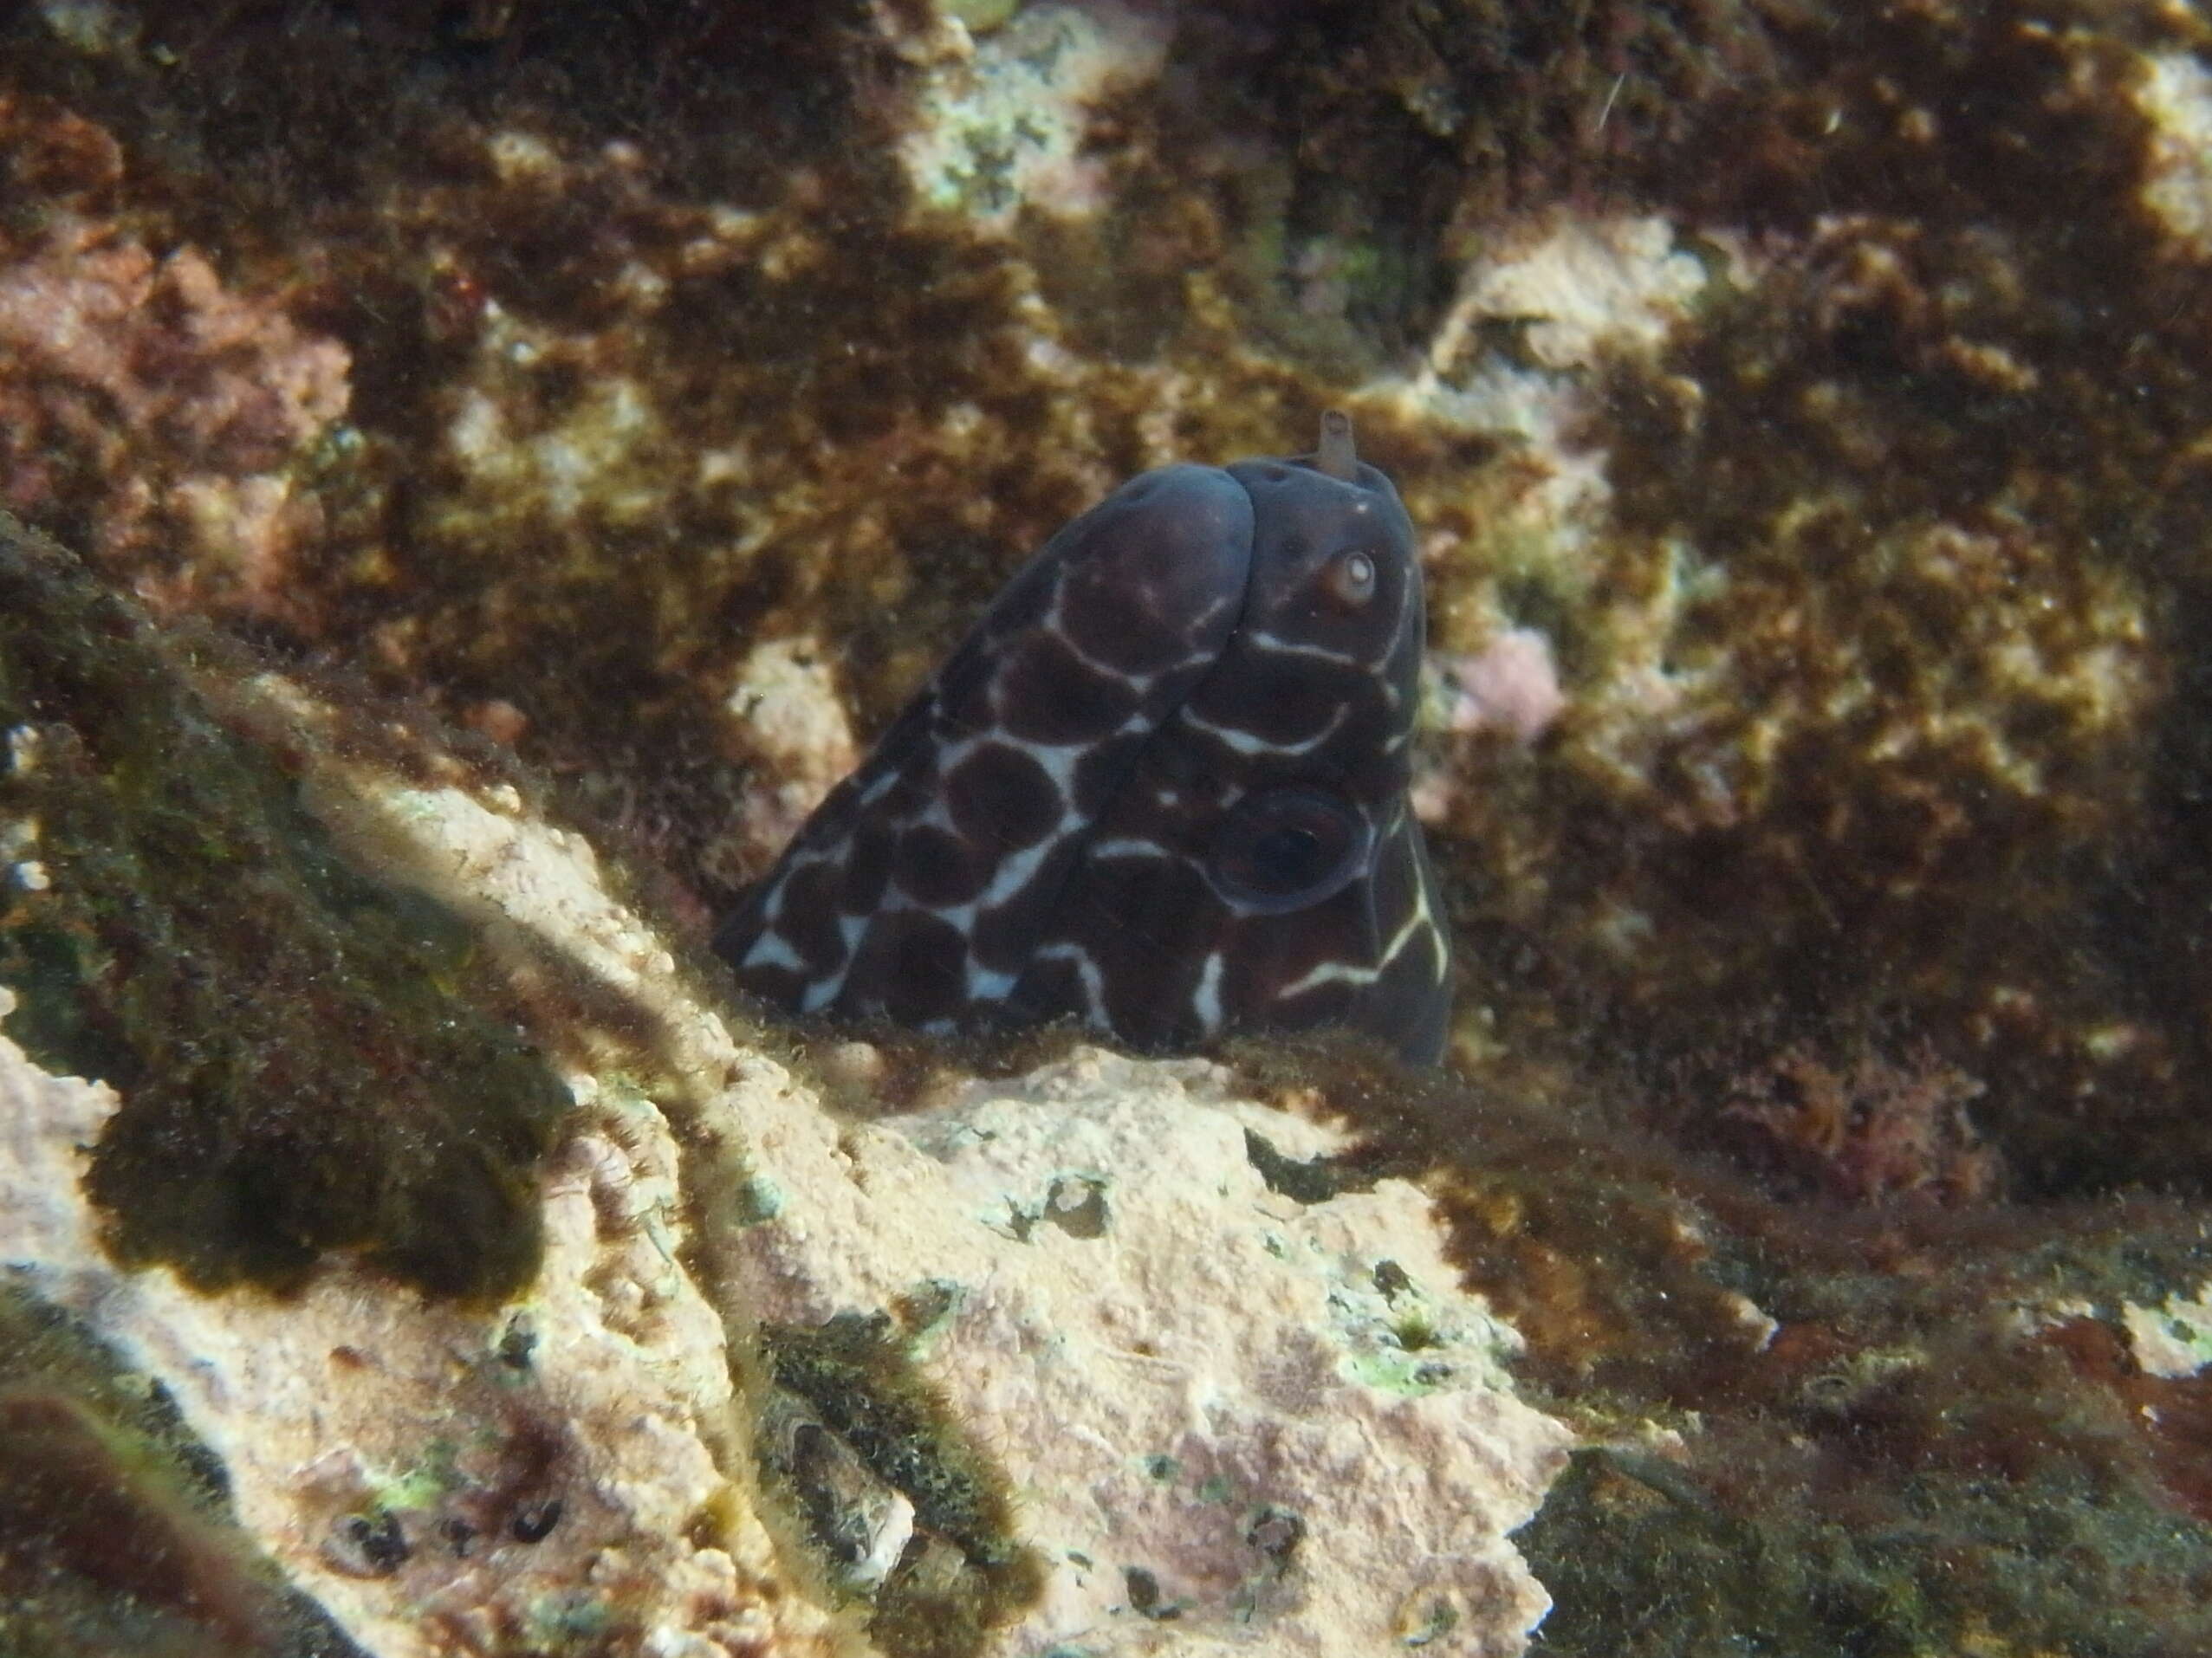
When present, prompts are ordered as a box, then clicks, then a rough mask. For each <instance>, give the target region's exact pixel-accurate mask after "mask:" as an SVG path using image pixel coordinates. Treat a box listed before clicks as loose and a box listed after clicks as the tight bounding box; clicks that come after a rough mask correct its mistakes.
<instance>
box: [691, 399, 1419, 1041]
mask: <svg viewBox="0 0 2212 1658" xmlns="http://www.w3.org/2000/svg"><path fill="white" fill-rule="evenodd" d="M1422 640H1423V619H1422V605H1421V572H1420V567H1419V563H1418V561H1417V558H1416V556H1415V553H1414V545H1413V526H1412V524H1411V521H1409V520H1408V519H1407V517H1406V515H1405V508H1404V506H1403V505H1402V504H1400V502H1399V501H1398V491H1397V490H1396V489H1393V488H1392V487H1391V482H1390V480H1389V479H1388V478H1386V477H1385V476H1383V474H1382V473H1380V472H1378V471H1377V470H1375V469H1374V468H1373V467H1372V466H1370V465H1368V464H1366V463H1364V462H1362V461H1360V460H1359V458H1358V457H1357V456H1356V455H1355V454H1354V452H1353V448H1352V428H1351V423H1350V422H1349V421H1348V420H1347V419H1346V418H1345V417H1344V416H1342V415H1341V414H1337V413H1334V412H1332V413H1331V414H1330V415H1328V416H1327V417H1325V418H1324V419H1323V422H1322V427H1321V443H1320V448H1319V450H1317V451H1316V452H1315V453H1314V454H1312V455H1301V456H1295V457H1288V458H1285V459H1280V460H1252V461H1239V462H1237V463H1235V464H1234V465H1230V466H1227V467H1207V466H1190V465H1184V466H1170V467H1164V468H1162V469H1161V470H1158V471H1154V472H1147V473H1145V474H1144V475H1143V476H1140V477H1137V478H1133V479H1132V480H1131V481H1130V482H1129V483H1125V484H1123V485H1122V486H1121V488H1119V489H1117V490H1115V491H1114V492H1113V493H1112V495H1108V496H1107V497H1106V499H1105V500H1104V501H1103V502H1100V503H1099V504H1098V505H1097V506H1095V507H1093V508H1092V509H1091V510H1090V511H1088V512H1087V513H1085V514H1084V515H1082V516H1081V517H1080V518H1078V519H1076V520H1075V521H1074V522H1073V523H1071V524H1069V525H1068V526H1067V528H1064V529H1062V530H1061V532H1060V533H1059V534H1057V535H1054V537H1053V538H1052V540H1051V541H1048V542H1047V543H1046V545H1045V547H1044V548H1043V550H1042V551H1041V552H1039V553H1038V554H1036V555H1035V557H1034V558H1032V559H1031V560H1029V562H1028V564H1027V565H1026V566H1024V567H1022V570H1021V572H1020V573H1018V574H1016V575H1015V578H1014V579H1013V580H1012V581H1010V582H1009V583H1008V584H1007V586H1006V588H1005V590H1004V591H1003V592H1002V593H1000V594H999V596H998V598H997V599H996V601H995V602H994V603H993V604H992V605H991V606H990V608H989V610H988V611H987V612H984V614H983V619H982V621H980V622H979V623H978V624H977V625H976V628H975V631H973V632H971V633H970V634H969V636H968V638H966V639H965V640H964V641H963V643H962V644H961V645H960V648H959V649H958V650H957V651H954V652H953V654H952V657H951V659H950V661H949V662H947V663H946V664H945V665H944V669H943V670H942V671H940V672H939V673H938V674H937V677H936V678H935V679H934V680H932V681H931V683H929V684H928V685H927V686H926V687H925V688H924V690H922V692H921V694H920V695H919V696H916V697H915V699H914V700H913V701H912V702H911V703H909V704H908V705H907V707H906V709H905V711H904V712H903V713H901V714H900V715H899V716H898V720H897V721H896V722H893V724H892V727H891V729H890V730H889V731H888V732H886V733H885V735H884V738H883V740H882V741H881V742H879V743H878V744H877V745H876V748H875V750H874V752H873V753H872V754H871V755H869V756H868V758H867V760H866V762H865V763H864V764H863V765H862V766H861V767H860V769H859V770H858V771H856V772H854V773H853V774H852V775H851V776H850V777H848V778H847V779H846V780H844V781H843V782H842V783H840V784H839V785H838V787H836V788H835V789H834V791H833V792H832V793H830V795H829V798H828V799H827V800H825V801H824V802H823V803H822V805H821V809H820V810H818V811H817V812H816V813H814V816H813V817H812V818H810V819H808V821H807V823H806V825H805V826H803V827H802V828H801V830H800V832H799V833H798V835H797V836H796V838H795V839H794V840H793V842H792V844H791V845H790V846H789V847H788V849H787V850H786V851H785V852H784V854H783V857H782V860H781V861H780V862H779V863H778V864H777V865H776V866H775V869H774V870H773V871H770V872H769V876H768V878H766V879H765V880H763V881H762V882H761V883H760V884H759V885H758V886H756V888H754V889H753V891H751V892H750V893H749V895H748V896H747V897H746V898H745V900H744V901H743V903H741V904H740V905H739V906H738V908H737V909H736V910H735V911H733V912H732V913H731V914H730V916H729V917H728V918H727V919H726V920H725V921H724V922H723V925H722V928H721V929H720V931H719V932H718V933H717V936H716V940H715V947H716V949H717V950H719V951H720V952H721V954H722V955H723V956H724V957H725V958H726V959H727V960H728V961H729V962H730V964H731V965H732V966H733V967H734V968H736V972H737V977H738V979H739V981H741V982H742V983H743V985H744V986H745V987H746V988H748V989H749V990H751V991H753V992H754V993H755V994H758V995H760V996H762V997H764V998H765V999H767V1000H768V1001H772V1002H774V1003H775V1004H777V1005H778V1006H780V1007H783V1008H786V1009H788V1010H789V1011H791V1012H793V1013H800V1014H835V1015H838V1016H840V1017H843V1018H848V1019H867V1018H885V1019H890V1020H895V1021H898V1022H899V1023H901V1024H906V1025H911V1026H917V1027H921V1028H923V1029H925V1030H932V1031H944V1032H950V1031H958V1030H965V1029H973V1028H976V1027H983V1026H989V1025H1025V1024H1033V1023H1037V1022H1041V1021H1043V1020H1054V1019H1063V1018H1073V1019H1075V1020H1080V1021H1081V1022H1082V1023H1083V1024H1085V1025H1087V1026H1089V1027H1092V1028H1093V1029H1095V1030H1097V1031H1099V1032H1100V1033H1104V1034H1106V1035H1107V1036H1109V1037H1111V1038H1112V1039H1115V1040H1117V1041H1119V1042H1120V1043H1122V1044H1124V1045H1125V1046H1128V1047H1131V1048H1133V1049H1136V1050H1138V1051H1139V1052H1154V1053H1161V1052H1188V1051H1190V1050H1192V1049H1196V1048H1198V1047H1202V1046H1204V1045H1206V1044H1207V1043H1208V1042H1210V1041H1211V1040H1212V1039H1215V1038H1216V1037H1218V1036H1220V1035H1222V1034H1223V1033H1227V1032H1232V1031H1234V1032H1242V1033H1251V1032H1266V1031H1304V1030H1310V1029H1314V1028H1315V1027H1320V1026H1331V1025H1342V1026H1348V1027H1352V1028H1353V1029H1355V1030H1358V1031H1361V1032H1364V1033H1366V1034H1368V1035H1370V1036H1372V1037H1373V1038H1375V1039H1377V1040H1378V1041H1380V1042H1382V1043H1384V1044H1385V1045H1386V1046H1388V1047H1390V1048H1391V1050H1392V1051H1394V1052H1396V1053H1397V1054H1398V1056H1399V1057H1400V1058H1402V1059H1406V1060H1408V1061H1410V1062H1412V1063H1415V1064H1422V1065H1429V1064H1434V1063H1435V1062H1436V1061H1437V1059H1439V1058H1440V1057H1441V1056H1442V1054H1443V1046H1444V1033H1445V1025H1446V1021H1447V1019H1448V1017H1449V1014H1450V1003H1451V962H1450V945H1449V943H1448V942H1447V941H1446V937H1445V933H1444V929H1443V906H1442V903H1441V902H1440V900H1439V897H1438V895H1437V885H1436V879H1435V877H1434V875H1433V874H1432V873H1431V872H1430V867H1429V860H1428V855H1427V852H1426V850H1425V848H1424V846H1423V844H1422V839H1421V826H1420V825H1419V824H1418V823H1417V822H1416V821H1415V820H1414V817H1413V813H1412V809H1411V805H1410V803H1409V801H1408V800H1407V797H1406V787H1407V781H1408V774H1409V758H1410V750H1411V745H1412V735H1413V716H1414V710H1415V704H1416V703H1417V700H1418V697H1419V673H1420V662H1421V649H1422Z"/></svg>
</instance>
